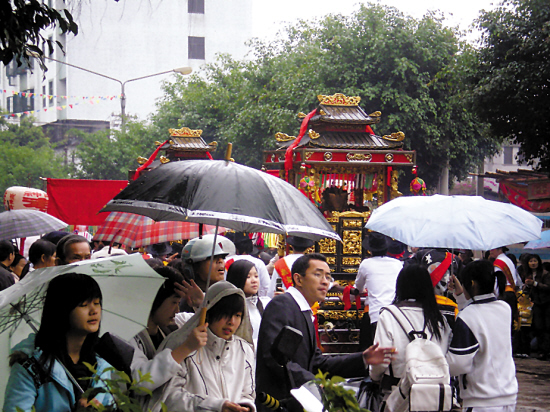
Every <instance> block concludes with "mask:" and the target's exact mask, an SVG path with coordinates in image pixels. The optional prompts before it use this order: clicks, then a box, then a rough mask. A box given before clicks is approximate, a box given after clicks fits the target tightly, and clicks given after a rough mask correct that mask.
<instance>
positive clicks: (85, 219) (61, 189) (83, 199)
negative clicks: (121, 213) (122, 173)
mask: <svg viewBox="0 0 550 412" xmlns="http://www.w3.org/2000/svg"><path fill="white" fill-rule="evenodd" d="M47 183H48V189H47V192H48V197H49V202H48V213H49V214H50V215H52V216H55V217H57V218H58V219H61V220H63V221H64V222H67V223H68V224H69V225H86V226H99V225H101V224H103V222H104V221H105V219H106V218H107V216H109V213H100V214H98V213H97V212H99V211H100V210H101V209H102V208H103V207H104V206H105V204H106V203H107V202H108V201H109V200H111V199H112V198H113V197H115V196H116V195H117V194H118V193H119V192H120V191H121V190H122V189H124V188H125V187H126V186H127V185H128V182H127V181H126V180H83V179H47Z"/></svg>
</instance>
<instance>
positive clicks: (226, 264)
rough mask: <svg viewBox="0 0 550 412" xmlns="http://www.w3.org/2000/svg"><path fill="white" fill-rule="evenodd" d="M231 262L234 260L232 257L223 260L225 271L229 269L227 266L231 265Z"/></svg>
mask: <svg viewBox="0 0 550 412" xmlns="http://www.w3.org/2000/svg"><path fill="white" fill-rule="evenodd" d="M233 262H235V259H234V258H231V259H229V260H227V262H225V271H226V272H227V271H228V270H229V266H231V265H232V264H233Z"/></svg>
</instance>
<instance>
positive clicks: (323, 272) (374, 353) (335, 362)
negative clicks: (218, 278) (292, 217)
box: [256, 253, 394, 412]
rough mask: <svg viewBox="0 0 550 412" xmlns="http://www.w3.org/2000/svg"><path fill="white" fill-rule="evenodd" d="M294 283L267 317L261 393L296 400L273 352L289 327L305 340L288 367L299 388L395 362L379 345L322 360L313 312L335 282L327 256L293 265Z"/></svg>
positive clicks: (293, 406) (259, 364) (259, 365)
mask: <svg viewBox="0 0 550 412" xmlns="http://www.w3.org/2000/svg"><path fill="white" fill-rule="evenodd" d="M292 280H293V282H294V286H292V287H290V288H288V290H287V292H286V293H284V294H282V295H278V296H275V297H274V298H273V299H272V300H271V302H270V303H269V305H267V307H266V308H265V311H264V314H263V317H262V322H261V324H260V333H259V337H258V352H257V359H256V380H257V382H256V393H257V394H258V393H260V392H264V393H267V394H269V395H271V396H273V397H275V398H276V399H279V400H281V399H285V398H289V397H290V389H291V388H289V386H290V385H288V384H286V385H285V384H283V382H285V381H286V380H287V377H286V376H285V373H284V371H283V368H281V366H280V365H279V364H278V363H277V361H276V360H275V358H274V357H273V354H272V350H271V349H272V346H273V343H274V341H275V339H276V337H277V335H278V334H279V332H280V331H281V330H282V329H283V328H284V327H285V326H291V327H293V328H295V329H297V330H299V331H300V332H302V335H303V338H302V340H301V342H300V343H299V346H298V348H297V350H296V351H295V353H294V354H293V355H292V358H291V359H290V361H289V362H288V364H287V368H288V370H289V371H290V374H291V375H292V378H293V381H294V382H293V386H294V388H297V387H300V386H301V385H303V384H304V383H306V382H308V381H310V380H312V379H313V378H314V375H315V374H316V373H317V372H318V370H321V371H322V372H329V373H330V374H331V375H338V376H343V377H356V376H365V374H366V373H368V365H377V364H381V363H389V362H390V361H391V358H392V353H393V351H394V349H393V348H380V347H378V345H373V346H371V347H369V348H368V349H366V350H365V351H364V352H362V353H361V352H359V353H353V354H350V355H340V356H330V357H329V356H323V355H322V353H321V351H320V350H319V348H318V347H317V345H316V341H315V339H316V338H315V330H314V326H313V325H314V323H313V312H312V310H311V307H312V306H313V305H314V304H315V303H316V302H321V301H323V300H324V299H325V296H326V294H327V291H328V289H329V285H330V282H331V281H332V277H331V275H330V268H329V266H328V264H327V261H326V257H325V256H324V255H322V254H320V253H311V254H307V255H304V256H301V257H300V258H299V259H298V260H296V262H294V264H293V265H292ZM257 399H258V396H257ZM256 406H257V407H258V410H259V411H262V410H263V411H267V407H265V406H263V405H261V404H260V403H259V402H258V401H257V405H256ZM287 408H288V410H289V411H290V412H294V411H302V410H303V408H302V407H301V406H300V405H299V404H298V403H297V402H294V403H292V401H291V403H290V404H288V405H287Z"/></svg>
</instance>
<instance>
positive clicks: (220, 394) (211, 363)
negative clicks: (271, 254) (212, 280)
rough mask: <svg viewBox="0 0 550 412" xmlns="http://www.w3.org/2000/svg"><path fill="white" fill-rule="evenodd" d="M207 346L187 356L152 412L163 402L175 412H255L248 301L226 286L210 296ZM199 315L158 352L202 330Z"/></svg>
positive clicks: (157, 396) (216, 287)
mask: <svg viewBox="0 0 550 412" xmlns="http://www.w3.org/2000/svg"><path fill="white" fill-rule="evenodd" d="M205 299H206V302H207V304H206V308H207V314H206V321H207V325H208V329H207V334H208V342H207V344H206V345H205V346H204V347H203V348H201V349H199V350H197V351H195V352H194V353H192V354H191V355H189V356H188V357H187V358H185V360H184V361H183V362H182V363H181V368H180V369H179V371H178V373H177V374H176V376H175V377H174V378H172V380H171V381H170V382H168V383H167V384H166V385H164V386H163V387H162V388H159V389H157V390H156V391H155V393H154V394H153V400H152V402H151V403H150V404H149V407H150V408H151V409H152V410H153V411H154V412H157V411H160V408H161V401H162V402H164V403H165V404H166V406H167V408H168V410H170V411H173V412H179V411H195V410H208V411H218V412H254V411H255V406H254V398H255V392H254V391H255V384H254V371H255V361H254V350H253V348H252V335H251V326H250V320H249V317H248V311H247V310H246V306H245V296H244V293H243V291H242V290H241V289H238V288H236V287H235V286H233V285H232V284H230V283H229V282H226V281H219V282H217V283H216V284H214V285H212V286H211V287H210V288H209V289H208V291H207V293H206V297H205ZM200 316H201V314H200V313H197V314H195V315H194V316H193V317H192V318H191V319H190V320H189V321H188V322H187V323H186V324H185V325H184V326H182V327H181V328H180V329H178V330H177V331H175V332H173V333H172V334H170V335H169V336H168V337H167V338H166V340H165V341H164V342H163V344H162V345H161V346H160V347H159V349H160V350H162V349H164V348H176V347H178V346H179V345H181V343H182V342H184V341H186V340H187V338H188V336H189V334H191V333H193V331H194V330H196V329H197V328H200V326H198V325H199V323H200Z"/></svg>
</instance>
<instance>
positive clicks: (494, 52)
mask: <svg viewBox="0 0 550 412" xmlns="http://www.w3.org/2000/svg"><path fill="white" fill-rule="evenodd" d="M477 26H478V28H479V29H481V30H482V31H483V37H482V44H481V49H480V50H479V53H478V54H477V56H475V57H476V59H475V60H473V61H472V66H471V67H472V70H471V74H470V75H471V81H472V83H473V84H474V87H473V92H472V95H473V100H474V106H473V107H474V110H475V111H476V112H477V114H478V116H479V117H480V118H481V119H483V120H484V121H486V122H488V123H489V124H490V130H491V133H492V134H493V135H495V136H498V137H499V138H500V139H501V140H503V139H507V140H511V141H512V142H514V143H518V144H520V145H521V147H520V157H523V158H524V159H525V160H527V161H528V162H529V164H534V165H535V166H537V160H539V159H540V163H539V164H538V166H539V167H540V168H541V169H543V170H546V171H549V170H550V139H549V138H548V130H550V65H549V64H548V62H549V61H550V3H549V2H548V1H547V0H506V1H504V2H503V3H501V4H500V6H499V7H498V8H496V9H494V10H493V11H490V12H484V13H482V15H481V16H480V18H479V19H478V20H477Z"/></svg>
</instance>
